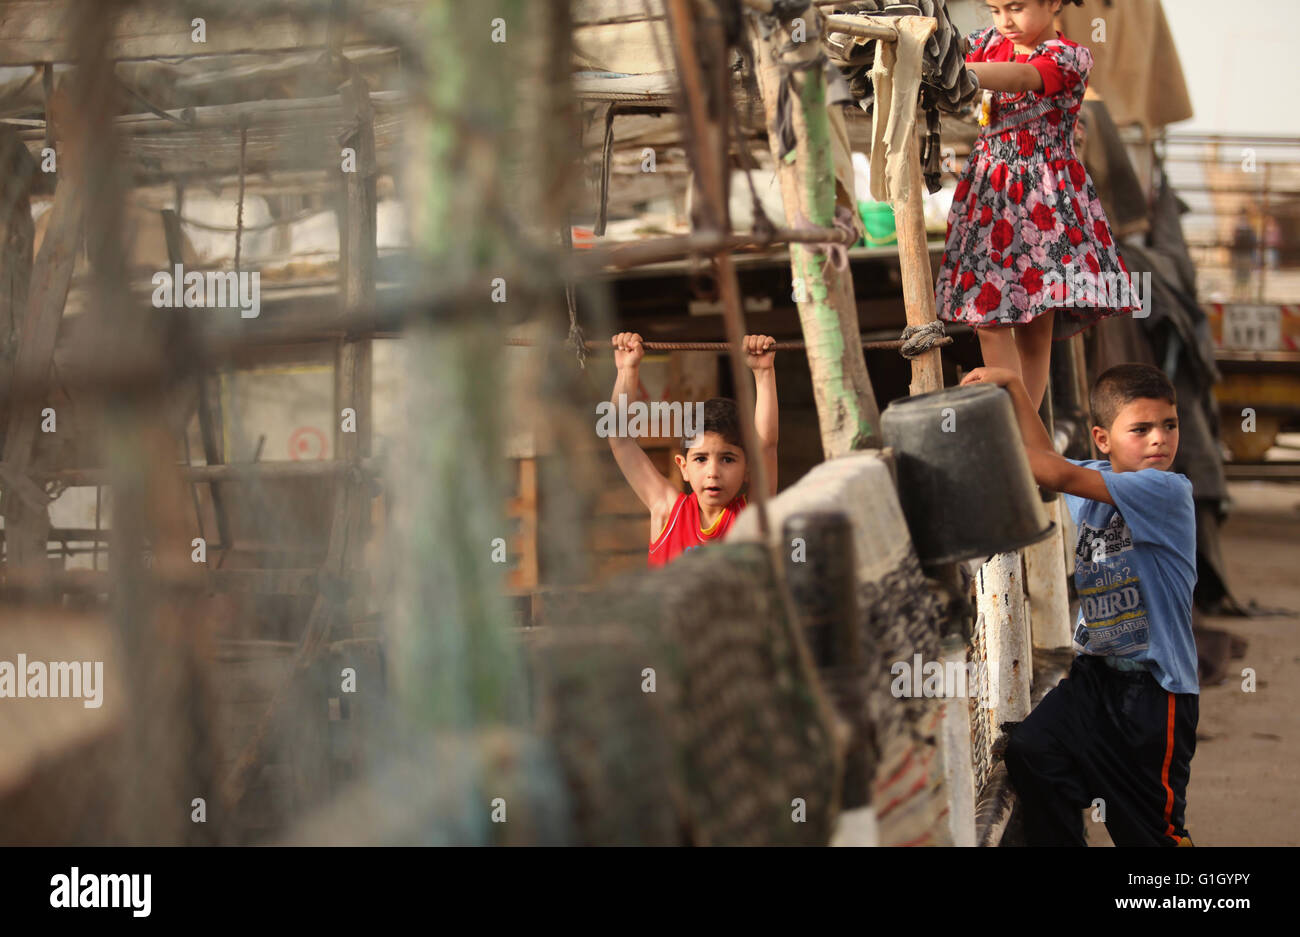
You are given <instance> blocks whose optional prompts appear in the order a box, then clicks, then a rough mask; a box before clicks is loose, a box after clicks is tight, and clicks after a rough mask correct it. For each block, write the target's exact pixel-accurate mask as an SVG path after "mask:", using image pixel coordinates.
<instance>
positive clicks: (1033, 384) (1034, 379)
mask: <svg viewBox="0 0 1300 937" xmlns="http://www.w3.org/2000/svg"><path fill="white" fill-rule="evenodd" d="M1055 320H1056V315H1055V313H1052V312H1046V313H1044V314H1043V315H1041V316H1039V317H1038V318H1037V319H1035V320H1034V321H1033V322H1030V323H1029V324H1028V325H1018V326H1016V339H1015V342H1016V348H1017V349H1018V351H1019V353H1020V354H1019V358H1020V377H1021V380H1023V381H1024V382H1025V390H1027V391H1028V392H1029V399H1030V400H1031V401H1032V402H1033V404H1034V408H1035V409H1037V408H1038V407H1040V406H1042V403H1043V396H1044V395H1045V394H1046V393H1047V382H1048V378H1049V375H1050V372H1051V366H1052V325H1053V323H1054V322H1055Z"/></svg>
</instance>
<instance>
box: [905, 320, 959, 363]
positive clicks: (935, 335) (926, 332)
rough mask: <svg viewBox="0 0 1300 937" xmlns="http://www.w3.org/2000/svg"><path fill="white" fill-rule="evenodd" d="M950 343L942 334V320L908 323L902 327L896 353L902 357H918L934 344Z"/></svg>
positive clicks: (950, 340)
mask: <svg viewBox="0 0 1300 937" xmlns="http://www.w3.org/2000/svg"><path fill="white" fill-rule="evenodd" d="M951 343H952V339H951V338H947V337H945V335H944V331H943V320H941V319H935V320H934V321H933V322H928V323H926V324H925V325H909V326H908V327H907V328H905V329H903V337H902V338H901V339H900V340H899V343H898V344H899V348H898V353H899V354H900V355H902V356H903V357H904V358H919V357H921V355H923V354H925V353H926V352H928V351H930V349H932V348H934V346H935V345H948V344H951Z"/></svg>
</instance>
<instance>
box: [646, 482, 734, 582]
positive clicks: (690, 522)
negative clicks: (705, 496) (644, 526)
mask: <svg viewBox="0 0 1300 937" xmlns="http://www.w3.org/2000/svg"><path fill="white" fill-rule="evenodd" d="M744 507H745V496H744V495H737V496H736V497H735V498H733V499H732V501H731V503H730V504H728V505H727V506H726V507H725V508H723V509H722V514H720V515H719V516H718V519H717V520H716V521H714V522H713V526H712V527H710V528H709V529H708V530H704V529H702V528H701V526H700V499H699V498H697V497H696V496H695V492H693V491H692V492H691V493H690V494H685V493H683V494H680V495H678V496H677V501H676V502H675V503H674V504H673V510H672V513H671V514H669V515H668V524H667V526H665V527H664V529H663V532H662V533H660V534H659V536H658V537H656V538H655V540H654V542H653V543H651V544H650V556H649V563H648V565H650V566H666V565H667V564H668V563H669V562H671V561H672V560H674V559H676V557H677V554H679V553H684V552H685V551H687V550H694V549H695V548H696V547H702V546H704V545H705V544H706V543H715V542H717V541H719V540H721V539H722V538H723V537H725V536H726V535H727V531H728V530H730V529H731V525H732V523H734V522H735V520H736V515H737V514H739V513H740V512H741V510H742V509H743V508H744Z"/></svg>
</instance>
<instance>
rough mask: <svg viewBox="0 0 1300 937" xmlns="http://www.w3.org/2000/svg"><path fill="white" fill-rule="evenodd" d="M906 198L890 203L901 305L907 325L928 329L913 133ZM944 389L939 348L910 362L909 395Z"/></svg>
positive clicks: (930, 285)
mask: <svg viewBox="0 0 1300 937" xmlns="http://www.w3.org/2000/svg"><path fill="white" fill-rule="evenodd" d="M903 160H904V161H905V162H906V163H907V176H908V196H907V198H906V199H893V200H892V201H893V205H894V224H895V226H896V227H897V229H898V262H899V266H900V268H901V270H902V274H903V304H904V306H905V307H906V309H907V324H908V325H928V324H930V323H931V322H933V321H934V274H933V273H932V272H931V270H930V248H929V245H928V244H927V243H926V237H925V212H924V206H923V204H922V195H921V193H923V192H924V191H925V180H924V179H923V178H922V177H921V154H920V148H919V146H918V145H917V139H916V131H915V129H914V130H913V132H912V133H911V134H910V135H909V136H908V138H907V151H906V153H904V155H903ZM942 387H943V360H942V358H941V357H940V353H939V349H938V347H934V348H931V349H930V350H929V351H927V352H926V353H925V354H923V355H921V356H919V357H917V358H913V359H912V383H911V385H910V386H909V388H908V391H909V392H910V393H911V394H912V395H916V394H924V393H927V392H928V391H932V390H940V389H941V388H942Z"/></svg>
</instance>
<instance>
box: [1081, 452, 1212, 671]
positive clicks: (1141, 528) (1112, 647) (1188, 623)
mask: <svg viewBox="0 0 1300 937" xmlns="http://www.w3.org/2000/svg"><path fill="white" fill-rule="evenodd" d="M1069 461H1070V462H1073V463H1074V464H1075V465H1080V466H1083V467H1084V468H1087V469H1096V470H1097V471H1099V472H1101V477H1102V479H1103V480H1104V481H1105V483H1106V488H1107V490H1108V491H1109V492H1110V496H1111V498H1113V499H1114V501H1115V504H1114V505H1110V504H1107V503H1105V502H1104V501H1092V500H1090V499H1088V498H1080V497H1078V496H1076V495H1071V494H1065V495H1063V497H1064V498H1065V503H1066V506H1067V507H1068V508H1069V509H1070V516H1071V517H1072V518H1074V523H1075V525H1076V526H1077V527H1078V529H1079V539H1078V541H1077V542H1076V544H1075V550H1074V583H1075V586H1076V587H1077V588H1078V593H1079V621H1078V623H1077V625H1076V626H1075V631H1074V647H1075V650H1077V651H1079V653H1081V654H1097V655H1102V656H1107V657H1119V658H1125V659H1127V660H1130V661H1133V662H1135V663H1141V664H1145V665H1146V667H1147V668H1148V669H1149V670H1150V671H1151V673H1152V674H1153V675H1154V676H1155V678H1156V680H1157V681H1159V683H1160V685H1161V686H1162V687H1164V688H1165V689H1166V690H1168V691H1169V692H1170V693H1199V692H1200V684H1199V682H1198V680H1197V677H1196V641H1195V639H1194V638H1193V637H1192V588H1193V587H1194V586H1195V585H1196V509H1195V506H1194V505H1193V503H1192V483H1191V482H1190V481H1189V480H1188V478H1187V476H1186V475H1179V474H1176V473H1174V472H1165V471H1162V470H1160V469H1153V468H1152V469H1142V470H1141V471H1140V472H1114V471H1112V470H1111V465H1110V463H1109V462H1100V461H1095V460H1085V461H1079V460H1076V459H1070V460H1069Z"/></svg>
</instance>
